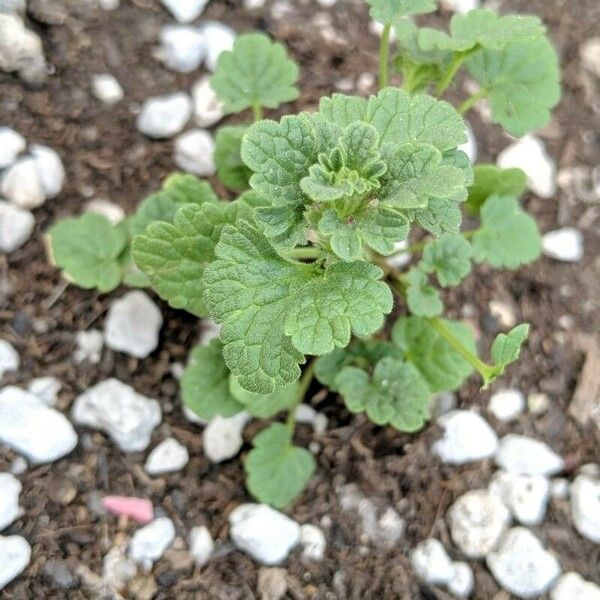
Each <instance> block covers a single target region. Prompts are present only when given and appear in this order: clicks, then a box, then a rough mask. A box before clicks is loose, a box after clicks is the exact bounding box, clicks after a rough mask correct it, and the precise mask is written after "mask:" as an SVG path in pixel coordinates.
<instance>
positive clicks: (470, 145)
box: [458, 121, 477, 163]
mask: <svg viewBox="0 0 600 600" xmlns="http://www.w3.org/2000/svg"><path fill="white" fill-rule="evenodd" d="M465 125H466V128H467V138H468V139H467V141H466V142H465V143H464V144H461V145H460V146H459V147H458V149H459V150H462V151H463V152H464V153H465V154H466V155H467V156H468V157H469V160H470V161H471V163H475V161H476V160H477V140H476V139H475V133H474V132H473V128H472V127H471V126H470V125H469V124H468V123H467V122H466V121H465Z"/></svg>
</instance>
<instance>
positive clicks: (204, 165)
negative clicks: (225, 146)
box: [173, 129, 216, 177]
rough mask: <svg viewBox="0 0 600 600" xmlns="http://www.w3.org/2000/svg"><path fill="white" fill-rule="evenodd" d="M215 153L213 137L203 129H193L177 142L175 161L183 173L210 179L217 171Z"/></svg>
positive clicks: (182, 135) (181, 136)
mask: <svg viewBox="0 0 600 600" xmlns="http://www.w3.org/2000/svg"><path fill="white" fill-rule="evenodd" d="M214 152H215V141H214V140H213V137H212V135H211V134H210V133H208V131H205V130H203V129H191V130H190V131H186V132H185V133H182V134H181V135H180V136H178V137H177V139H176V140H175V147H174V151H173V160H174V161H175V164H176V165H177V166H178V167H179V168H180V169H182V170H183V171H186V172H188V173H193V174H194V175H199V176H200V177H208V176H209V175H214V173H215V171H216V166H215V161H214Z"/></svg>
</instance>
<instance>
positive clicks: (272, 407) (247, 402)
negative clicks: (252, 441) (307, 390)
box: [229, 375, 300, 419]
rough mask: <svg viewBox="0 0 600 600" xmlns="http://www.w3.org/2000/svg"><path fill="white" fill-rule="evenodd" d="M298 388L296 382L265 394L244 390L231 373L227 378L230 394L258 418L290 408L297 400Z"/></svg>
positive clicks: (267, 417) (272, 415) (268, 416)
mask: <svg viewBox="0 0 600 600" xmlns="http://www.w3.org/2000/svg"><path fill="white" fill-rule="evenodd" d="M299 389H300V387H299V384H298V383H292V384H291V385H288V386H286V387H284V388H281V389H278V390H275V391H274V392H272V393H270V394H267V395H266V396H265V395H261V394H254V393H253V392H249V391H248V390H245V389H244V388H243V387H242V386H241V385H240V384H239V383H238V381H237V379H236V378H235V377H234V376H233V375H232V376H231V377H230V378H229V391H230V392H231V394H232V395H233V396H234V397H235V399H236V400H237V401H238V402H239V403H240V404H243V406H244V408H245V409H246V410H247V411H248V412H249V413H250V414H251V415H252V416H253V417H257V418H259V419H269V418H270V417H274V416H275V415H276V414H277V413H278V412H281V411H282V410H290V409H291V408H292V407H293V406H295V403H296V402H297V400H298V394H299Z"/></svg>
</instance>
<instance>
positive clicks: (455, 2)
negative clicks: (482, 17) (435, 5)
mask: <svg viewBox="0 0 600 600" xmlns="http://www.w3.org/2000/svg"><path fill="white" fill-rule="evenodd" d="M441 2H442V6H443V7H444V8H445V9H446V10H452V11H454V12H457V13H460V14H463V15H464V14H465V13H468V12H469V11H470V10H475V9H476V8H479V0H441Z"/></svg>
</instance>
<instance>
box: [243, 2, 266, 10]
mask: <svg viewBox="0 0 600 600" xmlns="http://www.w3.org/2000/svg"><path fill="white" fill-rule="evenodd" d="M266 3H267V0H244V8H245V9H246V10H258V9H259V8H262V7H263V6H264V5H265V4H266Z"/></svg>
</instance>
